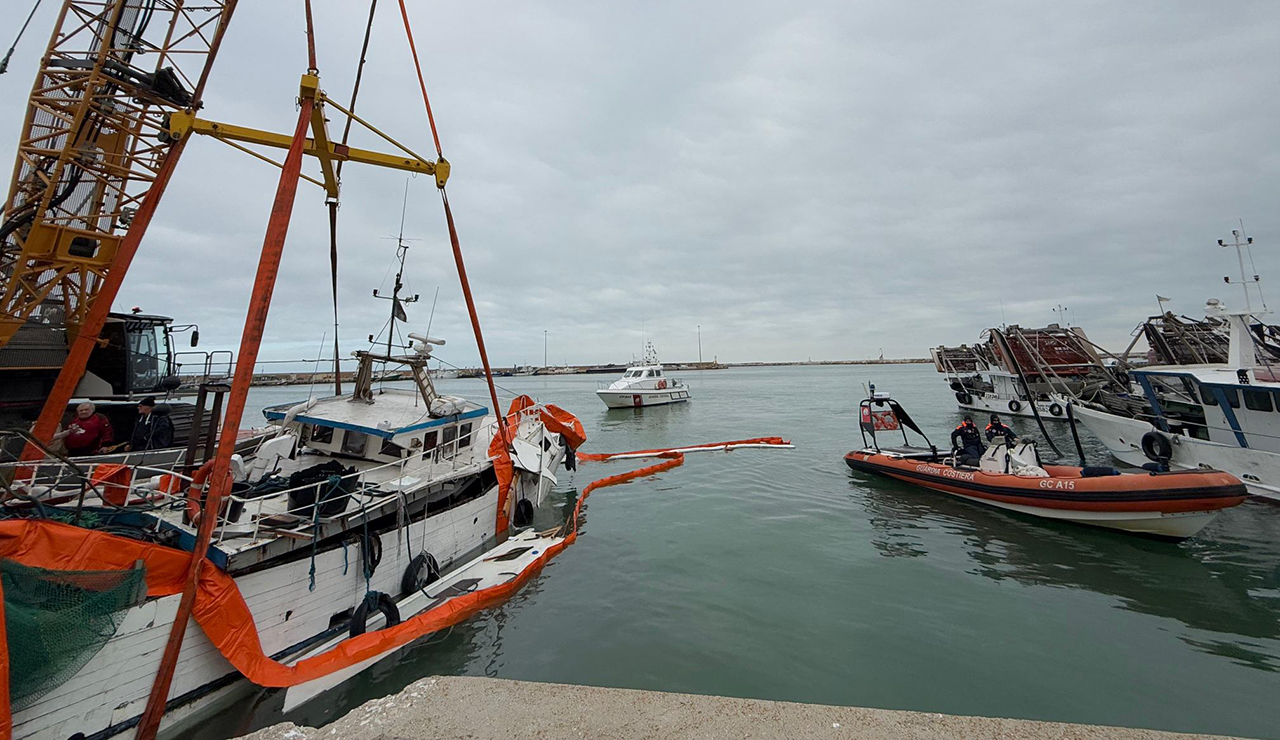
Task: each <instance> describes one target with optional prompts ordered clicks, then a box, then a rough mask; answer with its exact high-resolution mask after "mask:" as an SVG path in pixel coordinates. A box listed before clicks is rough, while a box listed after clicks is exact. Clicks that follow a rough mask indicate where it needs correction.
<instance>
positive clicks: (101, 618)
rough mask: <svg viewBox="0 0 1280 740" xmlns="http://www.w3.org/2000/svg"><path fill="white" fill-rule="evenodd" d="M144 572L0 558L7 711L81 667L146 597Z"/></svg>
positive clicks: (24, 704)
mask: <svg viewBox="0 0 1280 740" xmlns="http://www.w3.org/2000/svg"><path fill="white" fill-rule="evenodd" d="M145 576H146V571H145V570H143V568H141V567H137V568H134V569H132V570H108V571H83V570H77V571H66V570H45V569H44V568H31V567H28V566H25V565H22V564H20V563H15V562H13V561H11V560H0V578H3V585H4V626H5V632H6V634H7V636H8V639H9V645H8V648H9V698H10V704H11V708H12V710H13V711H17V710H19V709H23V708H25V707H27V706H30V705H31V704H33V703H35V701H36V700H37V699H39V698H40V697H42V696H44V695H45V694H47V693H49V692H50V691H53V690H54V689H56V688H57V687H58V686H60V685H61V684H62V683H63V682H65V681H66V680H67V679H69V678H71V677H72V676H74V675H75V674H76V672H78V671H79V670H80V669H81V668H83V667H84V665H85V663H88V662H89V659H90V658H92V657H93V656H94V655H96V654H97V652H98V651H99V650H101V649H102V646H103V645H105V644H106V643H107V640H109V639H111V636H112V635H114V634H115V633H116V629H117V628H118V627H119V626H120V622H121V621H123V620H124V615H125V614H126V612H127V611H128V609H129V607H131V606H135V605H137V604H141V603H142V602H143V601H144V600H145V599H146V596H147V586H146V580H145Z"/></svg>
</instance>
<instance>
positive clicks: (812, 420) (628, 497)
mask: <svg viewBox="0 0 1280 740" xmlns="http://www.w3.org/2000/svg"><path fill="white" fill-rule="evenodd" d="M673 375H676V376H678V377H682V378H684V379H685V380H686V381H687V382H688V383H689V384H690V386H691V387H692V390H693V393H694V401H693V402H692V403H690V404H686V405H682V406H674V407H658V408H649V409H643V410H630V409H628V410H621V411H607V410H606V409H605V408H604V406H603V404H601V403H600V402H599V401H598V400H597V399H596V398H595V395H594V390H595V388H596V382H597V381H598V380H601V379H603V377H602V376H587V375H577V376H552V377H546V378H543V377H525V378H501V379H500V382H501V384H502V385H503V386H504V387H505V388H506V389H509V391H510V392H517V393H528V394H530V395H533V396H535V397H537V398H538V399H540V400H543V401H548V402H553V403H556V404H559V405H561V406H564V407H565V408H567V409H569V410H570V411H573V412H574V413H576V414H578V416H579V417H580V418H581V419H582V421H583V423H584V424H585V425H586V428H587V432H588V440H587V444H586V447H585V448H584V449H586V450H587V451H592V452H605V451H625V450H632V449H644V448H652V447H662V446H678V445H685V444H690V443H705V442H716V441H724V440H729V439H737V438H744V437H755V436H763V435H771V434H777V435H781V436H784V437H787V438H789V439H791V440H792V441H793V442H794V443H795V445H796V449H795V450H791V451H776V450H743V451H738V452H734V453H731V454H725V453H708V454H697V455H689V456H687V459H686V462H685V465H684V466H683V467H681V468H677V469H675V470H673V471H670V472H668V473H665V474H663V475H661V476H658V477H656V478H650V479H646V480H641V481H637V482H635V483H632V484H630V485H626V486H621V487H615V488H608V489H602V490H600V491H599V492H597V493H596V494H594V495H593V496H592V498H591V499H590V501H589V502H588V504H587V505H586V507H585V511H586V523H585V526H584V527H583V530H582V536H581V537H580V538H579V540H578V543H577V544H575V545H574V546H573V547H571V548H569V549H568V550H566V551H565V552H564V553H563V554H561V555H560V556H559V557H558V558H556V559H555V560H554V561H552V563H551V564H550V565H549V566H548V567H547V568H546V569H545V570H544V571H543V572H542V573H541V574H540V575H539V576H538V577H537V578H536V579H535V580H533V581H532V582H531V583H530V584H529V585H527V586H526V587H525V588H524V589H523V590H522V591H521V592H520V593H519V595H518V596H517V597H516V598H515V599H513V600H512V601H510V602H508V603H507V604H505V605H503V606H501V607H498V608H494V609H491V610H489V611H486V612H483V613H482V614H480V615H478V616H476V617H474V618H472V619H471V620H469V621H468V622H466V623H464V624H462V625H459V626H457V627H455V628H453V629H452V630H450V631H448V632H447V633H444V634H439V635H433V636H431V637H429V638H427V639H424V640H423V641H421V642H420V643H418V644H415V645H413V646H410V647H409V648H406V649H405V650H403V651H401V652H400V653H399V654H398V655H397V656H396V657H395V658H394V659H393V660H388V661H384V662H383V663H381V664H379V665H378V666H376V667H374V668H373V669H371V670H369V671H366V672H365V673H363V674H361V675H360V676H359V677H358V678H357V679H356V680H354V681H351V682H349V683H348V684H347V685H345V686H344V687H341V688H339V689H337V690H335V691H333V692H331V693H330V694H327V695H325V696H324V697H323V698H322V699H320V700H319V701H317V702H313V703H312V705H309V706H304V707H302V708H301V709H300V710H298V711H295V712H293V713H291V714H288V715H284V716H282V715H281V714H280V713H279V711H278V706H279V704H278V702H277V701H274V700H273V699H272V698H271V697H270V696H269V695H265V694H264V695H262V696H259V697H258V698H257V700H255V701H247V702H245V703H242V704H241V705H240V706H238V707H237V708H236V709H235V710H234V711H231V712H228V713H227V714H225V715H223V716H222V717H221V718H220V721H218V722H214V723H210V724H208V725H206V728H207V729H209V730H211V731H213V733H214V734H216V735H219V736H223V737H225V736H228V735H234V734H238V733H240V732H243V731H246V730H249V729H253V728H256V727H259V726H263V725H266V724H271V723H273V722H277V721H280V720H281V719H290V720H293V721H296V722H299V723H303V724H311V725H315V724H320V723H324V722H326V721H329V720H331V719H334V718H336V717H338V716H340V715H341V714H343V713H345V712H347V711H348V710H350V709H352V708H354V707H356V706H358V705H359V704H361V703H362V702H364V701H367V700H368V699H371V698H375V697H379V696H383V695H385V694H388V693H392V692H395V691H397V690H399V689H400V688H402V687H403V686H405V685H407V684H408V683H410V682H412V681H414V680H416V679H417V678H420V677H422V676H425V675H431V674H463V675H487V676H496V677H501V678H512V679H524V680H532V681H555V682H564V683H575V684H591V685H598V686H614V687H627V688H640V689H654V690H659V691H679V692H690V693H699V694H722V695H729V696H743V697H756V698H764V699H777V700H788V701H802V702H815V703H825V704H848V705H860V706H869V707H883V708H892V709H912V710H923V711H933V712H948V713H956V714H976V715H989V716H1000V717H1019V718H1029V719H1045V720H1059V721H1069V722H1087V723H1101V724H1113V725H1125V726H1135V727H1150V728H1159V729H1169V730H1181V731H1197V732H1211V733H1224V734H1239V735H1246V736H1255V737H1280V702H1277V700H1276V698H1277V696H1280V507H1276V506H1270V505H1265V504H1260V503H1253V502H1249V503H1246V504H1245V505H1243V506H1241V507H1238V508H1237V509H1234V510H1231V511H1228V512H1227V513H1225V514H1224V515H1222V516H1221V517H1219V518H1218V519H1217V520H1216V521H1215V522H1214V523H1213V524H1211V525H1210V526H1209V527H1208V528H1207V529H1206V530H1205V531H1204V532H1202V533H1201V535H1200V536H1199V537H1198V538H1197V539H1195V540H1192V541H1190V542H1186V543H1182V544H1170V543H1164V542H1156V541H1149V540H1144V539H1140V538H1137V537H1133V536H1128V535H1124V534H1120V533H1113V532H1108V531H1103V530H1095V529H1091V528H1086V527H1079V526H1072V525H1066V524H1054V523H1048V522H1044V521H1041V520H1037V519H1032V518H1028V517H1024V516H1020V515H1015V514H1011V513H1005V512H1002V511H998V510H995V509H990V508H986V507H983V506H979V505H976V504H970V503H967V502H964V501H958V500H954V499H949V498H944V497H941V496H940V495H938V494H933V493H930V492H926V491H924V490H921V489H916V488H912V487H910V486H907V485H905V484H901V483H897V482H893V481H886V480H882V479H873V478H868V477H863V476H861V475H857V474H853V473H851V472H850V471H849V470H848V469H847V468H846V466H845V465H844V462H843V460H842V459H841V457H842V456H843V454H844V453H845V452H847V451H848V450H850V449H852V448H854V447H856V446H860V444H859V434H858V431H857V425H856V423H855V421H856V420H855V416H854V410H855V408H856V403H857V399H859V398H860V397H861V396H862V395H863V391H862V388H861V384H862V383H864V382H867V381H870V382H874V383H875V384H876V386H877V388H878V389H879V390H884V391H888V392H890V393H892V394H893V395H894V396H895V397H896V398H898V399H899V400H900V401H902V402H903V403H904V405H906V407H907V409H908V411H910V412H911V414H912V415H913V416H914V417H915V418H916V419H917V420H918V421H919V422H920V423H921V424H922V425H923V426H924V428H925V430H926V431H927V432H929V434H930V436H931V438H933V440H934V441H935V443H937V444H938V445H939V446H945V445H946V444H947V442H946V440H947V435H948V434H949V432H950V430H951V429H952V428H954V426H955V425H956V424H957V423H958V421H959V418H960V417H959V414H958V413H957V411H956V408H955V403H954V400H953V399H952V397H951V394H950V392H949V391H948V389H947V388H946V386H945V385H944V384H943V383H942V382H941V381H940V380H939V378H938V376H937V375H936V374H935V373H934V371H933V368H932V366H927V365H904V366H838V367H786V368H750V369H746V368H743V369H730V370H720V371H704V372H690V373H683V374H681V373H673ZM439 386H440V390H441V391H442V392H446V393H454V394H458V395H464V396H467V397H471V398H475V399H477V400H483V399H484V397H485V391H484V388H483V383H482V381H477V380H449V381H440V383H439ZM306 393H307V389H306V388H269V389H257V390H255V391H254V395H253V396H251V399H250V401H251V406H250V408H260V407H261V406H263V405H266V404H268V403H277V402H284V401H287V400H292V399H296V398H299V397H305V395H306ZM507 395H508V397H509V395H510V394H509V393H508V394H507ZM505 403H506V400H505V399H504V404H505ZM259 418H260V417H258V418H253V419H246V422H248V423H258V419H259ZM1014 426H1015V428H1016V429H1017V430H1018V431H1019V432H1020V433H1022V434H1023V435H1031V436H1035V437H1039V436H1040V434H1039V432H1038V431H1037V430H1036V429H1035V424H1034V422H1022V421H1018V422H1015V423H1014ZM1051 432H1054V436H1055V438H1056V439H1057V440H1058V442H1059V446H1060V447H1061V449H1063V450H1064V452H1065V451H1068V450H1071V449H1072V447H1071V442H1070V435H1069V433H1068V432H1067V428H1066V426H1065V425H1062V424H1059V425H1057V426H1055V427H1051ZM1082 436H1083V438H1084V442H1085V446H1086V451H1087V453H1088V454H1089V456H1090V458H1091V461H1092V462H1094V463H1103V462H1104V461H1106V460H1107V456H1106V454H1105V451H1104V450H1103V449H1102V447H1101V446H1100V445H1098V444H1097V443H1096V442H1095V441H1093V440H1092V439H1091V438H1089V437H1088V434H1087V432H1084V431H1083V430H1082ZM1044 453H1045V456H1046V457H1048V456H1049V453H1048V450H1047V448H1046V449H1045V450H1044ZM1068 455H1069V456H1071V453H1068ZM639 464H642V463H635V462H620V463H609V464H600V463H591V464H583V465H581V466H580V467H579V469H578V471H577V473H576V474H574V475H572V476H570V474H568V473H564V474H562V475H561V483H562V485H561V487H560V488H559V489H558V490H557V492H556V493H555V494H554V495H553V496H552V497H551V498H550V499H549V500H548V502H547V503H546V504H545V505H544V507H543V509H542V510H541V511H540V512H538V517H539V518H540V519H541V521H540V522H539V523H538V524H539V525H540V526H541V525H542V524H544V523H545V524H551V523H553V522H556V521H559V520H562V519H563V517H564V516H566V515H567V510H569V509H571V508H572V505H573V502H574V501H575V498H576V492H577V489H578V488H580V487H582V486H585V485H586V483H588V482H590V481H591V480H593V479H595V478H597V477H600V476H603V475H606V474H609V473H613V472H618V471H620V470H624V469H629V468H630V467H637V466H638V465H639ZM214 734H211V735H210V736H214Z"/></svg>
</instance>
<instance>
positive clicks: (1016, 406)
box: [1009, 398, 1022, 414]
mask: <svg viewBox="0 0 1280 740" xmlns="http://www.w3.org/2000/svg"><path fill="white" fill-rule="evenodd" d="M1021 410H1022V401H1019V400H1018V399H1016V398H1014V399H1010V401H1009V411H1011V412H1013V413H1015V414H1016V413H1018V412H1019V411H1021Z"/></svg>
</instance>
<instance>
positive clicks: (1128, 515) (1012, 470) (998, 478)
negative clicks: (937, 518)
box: [844, 386, 1246, 539]
mask: <svg viewBox="0 0 1280 740" xmlns="http://www.w3.org/2000/svg"><path fill="white" fill-rule="evenodd" d="M858 409H859V417H860V418H859V425H858V428H859V431H860V432H861V433H862V443H863V447H862V449H859V450H854V451H852V452H850V453H848V454H847V455H845V458H844V459H845V463H846V464H847V465H848V466H849V468H850V469H852V470H854V471H858V472H863V473H874V474H877V475H883V476H886V477H889V478H894V479H897V480H901V481H904V482H906V483H911V484H913V485H916V486H920V487H922V488H926V489H928V490H931V491H936V492H938V493H944V494H947V495H950V496H956V497H958V498H963V499H966V500H969V501H974V502H976V503H981V504H986V505H988V506H995V507H997V508H1001V509H1007V510H1010V511H1016V512H1019V513H1023V514H1031V515H1034V516H1038V517H1042V518H1045V519H1056V520H1061V521H1068V522H1074V523H1077V524H1089V525H1094V526H1099V527H1106V528H1109V529H1118V530H1122V531H1125V532H1132V533H1135V534H1142V535H1148V536H1153V537H1160V538H1167V539H1185V538H1187V537H1192V536H1194V535H1195V534H1196V533H1197V532H1199V531H1200V530H1201V529H1203V528H1204V526H1205V525H1206V524H1208V523H1209V522H1210V521H1212V520H1213V519H1214V518H1215V517H1216V516H1217V515H1218V514H1219V513H1220V512H1221V511H1222V510H1224V509H1228V508H1231V507H1233V506H1238V505H1239V504H1240V503H1242V502H1243V501H1244V500H1245V497H1246V495H1245V487H1244V485H1242V484H1241V482H1240V481H1239V480H1238V479H1237V478H1235V477H1234V476H1232V475H1230V474H1228V473H1223V472H1219V471H1215V470H1196V471H1185V472H1181V471H1180V472H1163V473H1159V472H1147V473H1121V472H1120V471H1118V470H1115V469H1114V468H1101V467H1085V466H1081V467H1072V466H1067V465H1046V464H1044V463H1043V462H1042V461H1041V459H1040V454H1039V452H1038V451H1037V449H1036V444H1035V442H1033V441H1021V442H1018V443H1014V444H1012V445H1011V444H1007V443H1006V442H1004V441H1001V442H999V443H997V444H993V445H991V446H990V447H988V448H987V450H986V451H985V452H984V453H983V454H982V456H981V458H980V459H979V460H977V462H976V464H974V463H973V462H972V461H966V460H964V459H963V458H962V457H961V456H960V455H958V454H957V452H956V451H954V450H952V451H951V452H950V453H946V452H942V451H940V450H939V449H938V448H937V447H936V446H935V445H933V444H932V443H931V442H930V441H929V438H928V437H927V436H926V435H925V433H924V431H923V430H921V429H920V427H919V426H918V425H917V424H916V423H915V421H914V420H913V419H912V418H911V417H910V416H909V415H908V414H907V412H906V410H905V409H904V408H903V407H902V406H901V404H899V403H898V402H897V401H895V400H893V398H892V397H890V396H889V394H887V393H878V392H876V390H875V386H871V388H870V391H869V394H868V397H867V398H865V399H863V400H862V401H861V402H860V403H859V406H858ZM908 429H910V430H911V431H913V432H915V433H916V435H918V436H919V437H920V439H921V440H923V442H924V444H923V445H920V444H916V445H912V444H911V440H910V439H909V438H908V437H907V430H908ZM899 433H900V434H901V437H902V442H901V444H898V443H897V436H898V434H899ZM878 434H880V435H889V436H891V437H892V440H893V441H892V442H891V443H890V444H889V445H884V446H882V445H881V443H880V441H879V437H878ZM868 440H870V441H869V442H868Z"/></svg>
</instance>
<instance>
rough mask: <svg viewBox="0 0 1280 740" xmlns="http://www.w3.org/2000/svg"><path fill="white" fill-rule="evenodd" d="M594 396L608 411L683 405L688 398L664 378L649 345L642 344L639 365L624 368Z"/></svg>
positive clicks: (677, 385) (683, 387)
mask: <svg viewBox="0 0 1280 740" xmlns="http://www.w3.org/2000/svg"><path fill="white" fill-rule="evenodd" d="M596 395H597V396H599V397H600V400H601V401H604V405H605V406H608V407H609V408H611V409H627V408H641V407H644V406H662V405H664V404H669V403H684V402H685V401H688V400H689V399H690V398H691V396H690V395H689V387H688V386H686V385H685V384H684V383H682V382H681V381H679V380H676V379H674V378H668V377H667V376H666V375H665V373H664V372H663V369H662V363H660V362H659V361H658V354H657V352H655V351H654V349H653V343H652V342H646V343H645V352H644V360H642V361H641V362H640V364H638V365H632V366H630V367H628V368H627V370H626V372H624V373H623V374H622V377H621V378H619V379H617V380H615V381H613V382H612V383H608V384H605V383H601V384H600V387H599V388H598V389H597V390H596Z"/></svg>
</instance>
